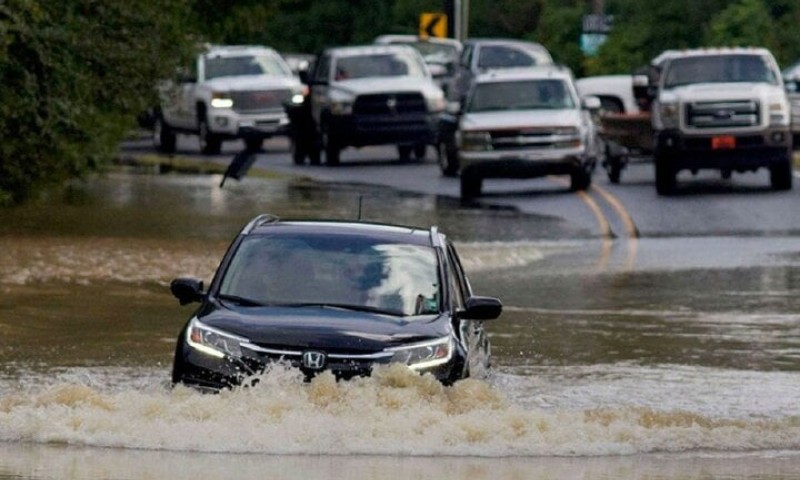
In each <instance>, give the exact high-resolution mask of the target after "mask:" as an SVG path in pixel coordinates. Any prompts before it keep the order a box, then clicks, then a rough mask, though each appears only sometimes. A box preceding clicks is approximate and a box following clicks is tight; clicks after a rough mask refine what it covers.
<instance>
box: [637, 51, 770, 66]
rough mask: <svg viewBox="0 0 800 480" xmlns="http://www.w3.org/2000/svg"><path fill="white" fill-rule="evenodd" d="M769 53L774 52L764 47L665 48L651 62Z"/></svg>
mask: <svg viewBox="0 0 800 480" xmlns="http://www.w3.org/2000/svg"><path fill="white" fill-rule="evenodd" d="M754 54H755V55H767V56H770V57H772V52H770V51H769V50H768V49H766V48H762V47H706V48H689V49H685V50H665V51H664V52H662V53H661V54H659V55H658V56H657V57H655V58H654V59H653V60H652V61H651V62H650V63H651V64H653V65H656V66H658V65H661V64H663V63H664V62H666V61H667V60H672V59H674V58H679V57H705V56H709V55H754Z"/></svg>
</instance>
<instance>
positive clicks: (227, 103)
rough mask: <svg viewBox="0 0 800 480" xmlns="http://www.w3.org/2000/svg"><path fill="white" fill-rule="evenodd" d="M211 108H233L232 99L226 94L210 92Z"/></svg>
mask: <svg viewBox="0 0 800 480" xmlns="http://www.w3.org/2000/svg"><path fill="white" fill-rule="evenodd" d="M211 107H213V108H231V107H233V99H232V98H231V96H230V94H229V93H227V92H212V93H211Z"/></svg>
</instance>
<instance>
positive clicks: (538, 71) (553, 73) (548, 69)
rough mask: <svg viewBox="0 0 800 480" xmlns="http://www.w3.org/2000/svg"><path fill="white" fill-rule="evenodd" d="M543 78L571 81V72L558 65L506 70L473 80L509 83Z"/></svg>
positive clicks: (495, 71)
mask: <svg viewBox="0 0 800 480" xmlns="http://www.w3.org/2000/svg"><path fill="white" fill-rule="evenodd" d="M545 78H563V79H568V80H569V79H572V71H571V70H570V69H569V68H567V67H564V66H560V65H540V66H535V67H520V68H507V69H500V70H492V71H490V72H486V73H481V74H480V75H478V76H477V77H476V78H475V81H476V82H477V83H484V82H506V81H507V82H511V81H518V80H538V79H545Z"/></svg>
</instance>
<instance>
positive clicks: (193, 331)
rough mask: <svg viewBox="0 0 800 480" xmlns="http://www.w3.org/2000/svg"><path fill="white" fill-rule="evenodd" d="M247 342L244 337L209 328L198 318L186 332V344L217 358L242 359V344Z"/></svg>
mask: <svg viewBox="0 0 800 480" xmlns="http://www.w3.org/2000/svg"><path fill="white" fill-rule="evenodd" d="M247 342H248V340H247V339H246V338H244V337H239V336H237V335H233V334H230V333H226V332H223V331H222V330H218V329H216V328H213V327H209V326H208V325H206V324H205V323H203V322H201V321H200V320H198V319H197V317H195V318H193V319H192V321H191V322H190V323H189V328H188V329H187V331H186V343H188V344H189V346H191V347H192V348H195V349H197V350H199V351H201V352H203V353H206V354H208V355H211V356H214V357H217V358H224V357H225V355H230V356H232V357H237V358H238V357H241V356H242V343H247Z"/></svg>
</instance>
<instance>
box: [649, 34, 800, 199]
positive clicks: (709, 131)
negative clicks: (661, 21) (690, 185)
mask: <svg viewBox="0 0 800 480" xmlns="http://www.w3.org/2000/svg"><path fill="white" fill-rule="evenodd" d="M653 64H654V65H658V66H659V70H660V72H659V74H658V83H657V85H653V88H654V102H653V106H652V126H653V131H654V137H655V138H654V162H655V177H656V190H657V192H658V193H659V194H660V195H665V194H669V193H671V192H672V191H673V190H674V189H675V187H676V176H677V174H678V172H679V171H681V170H689V171H691V172H693V173H696V172H697V171H698V170H701V169H716V170H719V171H721V173H722V176H723V178H728V177H730V175H731V173H732V172H746V171H755V170H757V169H759V168H762V167H763V168H767V169H769V171H770V181H771V185H772V188H773V189H774V190H789V189H791V188H792V133H791V130H790V117H791V115H790V109H789V101H788V99H787V96H786V92H785V90H784V85H783V80H782V79H781V72H780V70H779V69H778V64H777V62H776V61H775V58H774V57H773V56H772V54H771V53H770V52H769V50H766V49H763V48H704V49H695V50H680V51H679V50H674V51H673V50H670V51H667V52H664V53H663V54H661V55H660V56H659V57H658V58H657V59H655V60H654V61H653Z"/></svg>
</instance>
